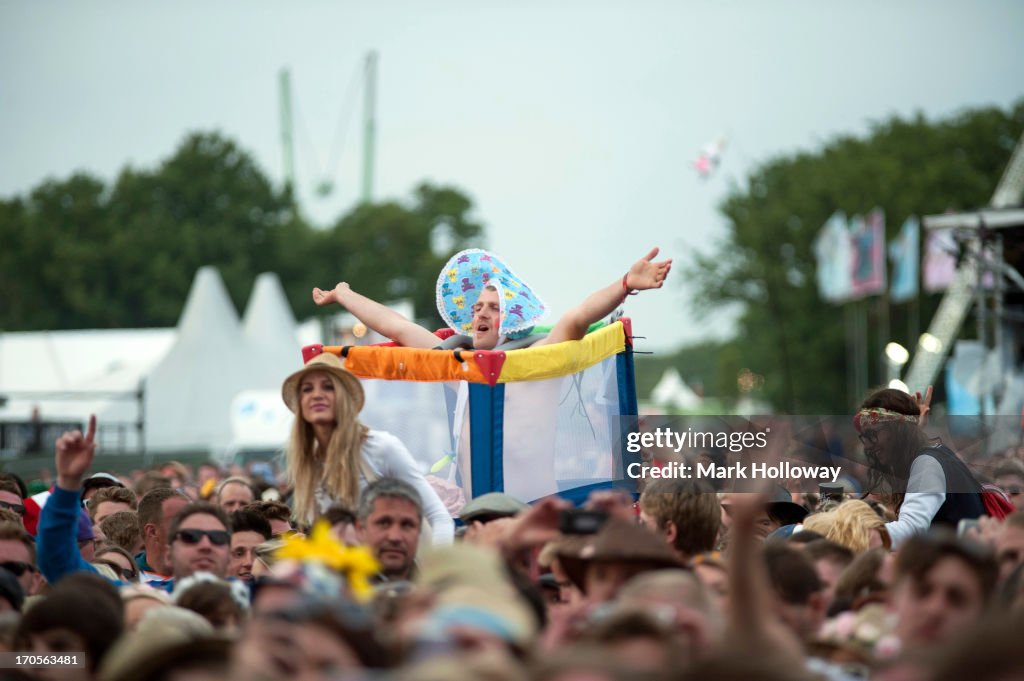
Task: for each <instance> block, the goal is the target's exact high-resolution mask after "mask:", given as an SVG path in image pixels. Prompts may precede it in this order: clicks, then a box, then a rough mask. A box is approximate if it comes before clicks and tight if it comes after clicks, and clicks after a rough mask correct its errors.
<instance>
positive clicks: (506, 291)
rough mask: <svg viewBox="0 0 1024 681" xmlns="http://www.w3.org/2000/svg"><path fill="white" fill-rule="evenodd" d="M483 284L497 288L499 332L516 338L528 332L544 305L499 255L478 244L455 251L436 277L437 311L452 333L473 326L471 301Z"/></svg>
mask: <svg viewBox="0 0 1024 681" xmlns="http://www.w3.org/2000/svg"><path fill="white" fill-rule="evenodd" d="M485 286H493V287H494V288H495V289H497V291H498V301H499V305H500V307H501V327H500V328H499V329H498V333H499V335H501V336H507V337H509V338H516V337H519V336H522V335H525V334H527V333H529V331H530V329H532V328H533V327H534V325H535V324H536V323H537V321H538V320H540V319H541V318H542V317H543V316H544V314H545V313H546V312H547V307H545V305H544V303H543V302H541V300H540V298H538V297H537V294H536V293H534V292H533V290H532V289H531V288H530V287H529V286H527V285H526V284H525V283H524V282H523V280H522V279H520V278H519V277H517V276H516V275H515V274H513V273H512V270H510V269H509V268H508V266H507V265H506V264H505V263H503V262H502V261H501V260H500V259H498V256H496V255H494V254H493V253H488V252H487V251H484V250H481V249H479V248H470V249H468V250H465V251H461V252H459V253H456V254H455V255H453V256H452V257H451V259H450V260H449V261H448V264H446V265H445V266H444V267H443V268H442V269H441V274H440V276H438V278H437V311H438V312H439V313H440V314H441V319H443V320H444V321H445V323H446V324H447V325H448V326H449V327H450V328H451V329H452V330H454V331H455V333H460V334H469V333H471V332H472V329H473V305H474V303H476V300H477V298H479V297H480V293H481V292H482V291H483V290H484V287H485Z"/></svg>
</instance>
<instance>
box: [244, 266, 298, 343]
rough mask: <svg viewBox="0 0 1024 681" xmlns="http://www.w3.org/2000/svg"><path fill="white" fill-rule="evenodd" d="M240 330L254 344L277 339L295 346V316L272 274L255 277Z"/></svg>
mask: <svg viewBox="0 0 1024 681" xmlns="http://www.w3.org/2000/svg"><path fill="white" fill-rule="evenodd" d="M242 327H243V329H244V332H245V336H246V337H247V338H249V339H250V340H252V341H254V342H256V343H260V342H261V341H262V340H264V339H267V338H273V337H277V336H280V337H282V338H284V337H287V338H288V339H289V340H290V341H291V342H292V343H294V342H295V316H294V315H293V314H292V309H291V307H289V305H288V299H287V297H286V296H285V294H284V288H283V287H282V286H281V280H280V279H279V278H278V277H277V275H276V274H275V273H273V272H264V273H263V274H261V275H259V276H258V277H256V284H255V286H253V290H252V295H250V296H249V304H248V305H246V308H245V314H244V315H243V317H242Z"/></svg>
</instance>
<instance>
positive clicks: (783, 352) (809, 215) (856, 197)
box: [690, 100, 1024, 413]
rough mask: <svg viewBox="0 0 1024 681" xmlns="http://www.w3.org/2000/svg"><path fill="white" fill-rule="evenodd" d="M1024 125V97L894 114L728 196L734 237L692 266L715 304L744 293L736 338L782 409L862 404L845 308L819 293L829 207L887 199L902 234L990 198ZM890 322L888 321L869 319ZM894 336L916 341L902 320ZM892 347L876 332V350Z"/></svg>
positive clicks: (890, 217)
mask: <svg viewBox="0 0 1024 681" xmlns="http://www.w3.org/2000/svg"><path fill="white" fill-rule="evenodd" d="M1022 128H1024V100H1022V101H1021V102H1020V103H1018V104H1017V105H1016V106H1015V107H1014V108H1013V109H1012V110H1011V111H1001V110H999V109H992V108H989V109H979V110H973V111H967V112H965V113H962V114H959V115H956V116H953V117H951V118H949V119H946V120H942V121H937V122H930V121H927V120H925V118H924V117H923V116H920V115H918V116H917V117H915V118H913V119H910V120H906V119H901V118H892V119H890V120H888V121H885V122H882V123H877V124H875V125H873V126H872V129H871V132H870V134H868V135H867V136H865V137H863V138H858V137H852V136H845V137H840V138H837V139H835V140H833V141H832V142H830V143H828V144H826V145H825V146H824V148H822V149H821V150H820V151H817V152H814V153H801V154H797V155H795V156H790V157H784V158H778V159H774V160H771V161H769V162H767V163H765V164H763V165H761V166H760V167H758V168H757V169H756V170H755V171H754V172H753V173H752V174H751V175H750V177H749V178H748V180H747V182H746V184H745V186H743V187H734V188H733V189H732V191H731V192H730V193H729V195H728V196H727V197H726V199H725V200H724V201H723V203H722V205H721V207H720V209H721V211H722V213H723V214H724V215H725V217H726V218H727V220H728V226H727V233H726V236H725V238H724V239H723V240H721V242H720V243H719V244H718V245H717V246H716V247H715V248H714V250H712V251H711V252H709V253H704V254H700V255H698V256H696V257H695V258H694V259H693V261H692V262H691V264H690V272H691V274H692V275H693V276H694V277H695V279H696V280H697V282H698V286H699V288H700V291H701V295H700V296H699V302H700V303H701V305H702V306H703V308H704V309H711V308H713V307H715V306H718V305H721V304H723V303H737V302H738V303H741V304H742V306H743V312H742V313H741V317H740V321H739V331H738V334H739V335H738V337H737V339H736V347H738V348H740V349H741V350H742V353H743V362H744V365H745V366H748V367H749V368H750V369H751V370H753V371H754V372H755V373H758V374H761V375H763V376H764V377H765V382H764V389H763V390H764V395H765V396H766V397H767V398H768V399H769V401H770V402H771V403H772V404H773V405H774V407H775V408H776V409H778V410H780V411H785V412H789V413H800V412H804V413H846V412H847V411H848V410H849V408H850V406H851V405H849V404H847V399H846V388H845V386H846V348H845V340H844V322H843V310H842V309H841V308H839V307H837V306H833V305H830V304H828V303H825V302H824V301H822V300H821V299H820V298H819V297H818V293H817V288H816V280H815V268H816V264H815V259H814V255H813V252H812V248H813V242H814V239H815V237H816V235H817V233H818V231H819V230H820V228H821V226H822V225H823V224H824V222H825V221H826V219H828V217H829V215H831V214H832V212H833V211H835V210H837V209H839V210H843V211H844V212H846V213H847V214H848V215H853V214H864V213H866V212H868V211H869V210H871V209H872V208H874V207H875V206H880V207H882V208H883V209H884V210H885V212H886V219H887V230H888V237H889V238H892V237H894V236H895V234H896V232H897V230H898V229H899V227H900V225H901V223H902V222H903V220H904V219H906V218H907V217H908V216H910V215H927V214H935V213H941V212H943V211H946V210H959V209H971V208H975V207H978V206H982V205H985V204H986V203H987V202H988V199H989V198H990V196H991V194H992V191H993V190H994V188H995V186H996V183H997V182H998V180H999V177H1000V174H1001V172H1002V170H1003V167H1004V166H1005V164H1006V162H1007V161H1008V160H1009V156H1010V153H1011V152H1012V149H1013V147H1014V145H1015V143H1016V140H1017V139H1019V137H1020V133H1021V130H1022ZM936 304H937V297H931V298H928V299H923V300H922V309H921V319H922V320H923V323H926V322H927V320H928V319H929V318H930V315H931V313H932V311H933V310H934V308H935V306H936ZM899 313H900V310H894V311H893V314H899ZM873 314H874V313H873ZM878 314H884V311H879V312H878ZM879 321H888V320H880V319H878V318H874V317H873V318H872V320H870V322H869V323H872V324H874V323H878V322H879ZM900 328H902V327H900ZM892 338H893V339H896V340H900V341H901V342H902V343H903V344H904V345H906V346H907V347H913V343H911V342H910V339H909V338H907V334H906V333H904V332H901V331H900V329H897V328H895V327H894V329H893V334H892ZM881 351H882V349H881V347H880V345H879V342H878V340H877V339H876V338H872V339H871V344H870V345H869V356H870V357H876V356H880V353H881ZM882 379H883V377H882V376H880V375H875V376H873V380H876V381H881V380H882Z"/></svg>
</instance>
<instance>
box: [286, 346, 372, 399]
mask: <svg viewBox="0 0 1024 681" xmlns="http://www.w3.org/2000/svg"><path fill="white" fill-rule="evenodd" d="M314 371H323V372H324V373H327V374H330V375H331V376H334V377H335V378H337V379H338V380H339V381H340V382H341V385H342V387H343V388H344V389H345V392H347V393H348V395H349V397H350V398H351V399H352V401H353V402H354V403H355V407H356V411H357V412H360V411H362V410H363V405H364V404H365V403H366V395H365V393H364V392H363V384H362V381H360V380H359V379H358V378H356V376H355V374H353V373H352V372H350V371H348V370H347V369H346V368H345V367H344V366H343V365H342V363H341V358H339V357H338V356H337V355H335V354H334V353H332V352H322V353H320V354H319V355H314V356H313V357H311V358H310V359H309V361H308V362H306V365H305V366H304V367H302V368H301V369H299V370H298V371H296V372H295V373H293V374H292V375H291V376H289V377H288V378H286V379H284V383H283V384H282V385H281V399H283V400H284V403H285V405H286V406H287V407H288V409H290V410H291V412H292V413H293V414H294V413H297V412H298V409H299V384H300V383H301V382H302V379H303V378H304V377H305V376H306V375H307V374H310V373H312V372H314Z"/></svg>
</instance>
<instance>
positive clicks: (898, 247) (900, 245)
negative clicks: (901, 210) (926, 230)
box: [889, 215, 921, 303]
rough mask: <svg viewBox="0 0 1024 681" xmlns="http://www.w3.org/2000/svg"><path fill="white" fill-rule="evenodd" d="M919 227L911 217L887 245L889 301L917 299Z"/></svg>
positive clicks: (901, 301) (898, 301)
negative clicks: (890, 272) (890, 271)
mask: <svg viewBox="0 0 1024 681" xmlns="http://www.w3.org/2000/svg"><path fill="white" fill-rule="evenodd" d="M920 234H921V226H920V225H919V224H918V221H917V218H916V217H914V216H913V215H911V216H910V217H909V218H907V219H906V220H905V221H904V222H903V226H902V227H900V234H899V236H898V237H896V240H895V241H893V242H892V243H891V244H889V258H890V259H891V260H892V284H891V285H890V286H889V299H890V300H892V302H894V303H903V302H906V301H908V300H913V299H914V298H915V297H917V290H918V285H917V280H918V262H919V260H918V251H919V248H920V242H921V237H920Z"/></svg>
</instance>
